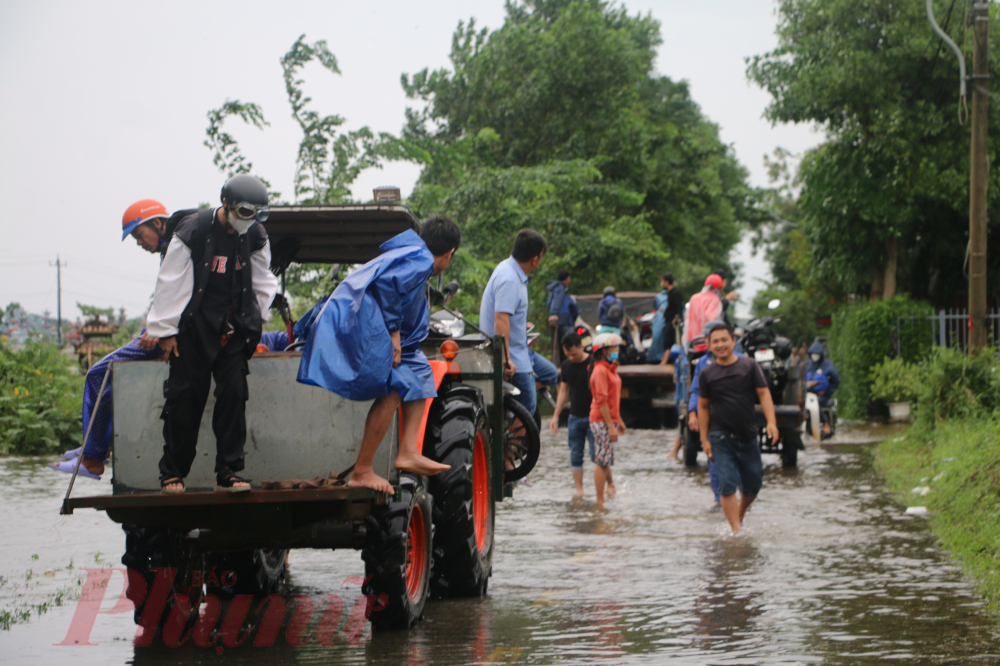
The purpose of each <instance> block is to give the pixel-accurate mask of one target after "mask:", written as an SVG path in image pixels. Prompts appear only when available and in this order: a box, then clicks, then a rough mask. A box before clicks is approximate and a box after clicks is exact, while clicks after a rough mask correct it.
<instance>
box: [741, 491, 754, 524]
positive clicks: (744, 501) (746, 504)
mask: <svg viewBox="0 0 1000 666" xmlns="http://www.w3.org/2000/svg"><path fill="white" fill-rule="evenodd" d="M755 499H757V496H756V495H754V496H753V497H747V496H746V495H740V525H742V524H743V519H744V518H746V516H747V509H749V508H750V505H751V504H753V501H754V500H755Z"/></svg>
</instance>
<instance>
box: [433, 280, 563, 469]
mask: <svg viewBox="0 0 1000 666" xmlns="http://www.w3.org/2000/svg"><path fill="white" fill-rule="evenodd" d="M459 291H460V288H459V284H458V282H455V281H452V282H449V283H448V284H446V285H444V286H443V287H442V288H441V289H440V290H438V289H435V288H433V287H428V301H429V303H430V305H431V307H437V308H440V309H439V310H437V311H436V312H434V313H432V314H431V316H430V330H429V331H428V336H427V337H428V339H429V340H443V339H447V338H460V337H463V336H464V335H465V327H466V324H467V323H468V325H469V327H471V328H472V329H474V330H475V332H476V333H479V334H482V331H480V330H479V327H477V326H475V325H474V324H472V323H469V322H466V320H465V318H464V317H463V316H462V315H461V314H459V313H458V312H455V311H453V310H450V309H449V308H448V307H447V305H448V303H450V302H451V300H452V299H453V298H454V297H455V296H456V295H457V294H458V292H459ZM528 332H529V335H528V346H529V347H530V346H531V345H533V344H534V342H535V340H537V339H538V334H537V333H531V328H529V329H528ZM519 394H520V390H519V389H518V388H517V387H516V386H514V385H513V384H511V383H510V382H507V381H505V382H503V405H504V422H503V428H502V432H503V433H504V435H503V441H504V482H505V483H513V482H515V481H520V480H521V479H523V478H524V477H526V476H527V475H528V473H529V472H530V471H531V470H532V469H533V468H534V467H535V463H536V462H538V454H539V452H540V451H541V438H540V435H539V421H538V418H537V409H536V414H530V413H529V412H528V410H527V409H526V408H525V407H524V406H523V405H521V403H520V402H518V401H517V400H516V399H515V396H517V395H519ZM539 398H542V399H544V400H546V401H547V402H549V403H550V404H552V405H553V406H555V401H554V400H553V399H552V396H551V394H550V393H549V391H548V387H544V389H543V390H540V391H539Z"/></svg>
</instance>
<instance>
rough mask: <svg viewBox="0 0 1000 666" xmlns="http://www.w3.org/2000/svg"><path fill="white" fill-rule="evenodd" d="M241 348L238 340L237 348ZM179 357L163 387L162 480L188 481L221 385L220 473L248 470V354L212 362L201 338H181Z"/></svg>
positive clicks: (217, 416) (227, 354) (216, 418)
mask: <svg viewBox="0 0 1000 666" xmlns="http://www.w3.org/2000/svg"><path fill="white" fill-rule="evenodd" d="M230 344H236V343H235V336H234V342H232V343H230ZM177 351H178V352H179V354H180V355H179V356H174V357H172V358H171V359H170V376H169V377H168V378H167V381H166V382H165V383H164V385H163V397H164V398H166V402H165V403H164V405H163V413H162V414H161V415H160V418H161V419H163V442H164V443H163V457H162V458H160V478H161V479H167V478H174V477H179V478H182V479H183V478H184V477H186V476H187V475H188V473H189V472H190V471H191V463H192V462H194V456H195V450H196V448H197V446H198V430H199V428H200V427H201V417H202V414H203V413H204V411H205V403H206V402H207V401H208V391H209V389H210V388H211V380H212V379H213V378H214V379H215V410H214V412H213V413H212V430H213V431H214V432H215V441H216V448H215V451H216V454H215V471H216V472H218V471H220V470H221V469H223V468H225V467H228V468H229V469H231V470H232V471H234V472H238V471H240V470H241V469H243V445H244V444H245V443H246V439H247V420H246V404H247V398H248V397H249V395H250V394H249V391H248V389H247V374H248V372H249V369H248V367H247V360H246V357H245V356H244V355H243V350H242V349H235V348H234V349H232V350H230V349H228V348H223V349H222V350H221V351H219V352H218V354H216V355H215V358H214V359H210V357H209V355H208V354H206V353H205V350H204V349H203V348H202V345H201V344H200V343H199V341H198V337H197V335H195V334H193V333H192V334H182V335H178V336H177Z"/></svg>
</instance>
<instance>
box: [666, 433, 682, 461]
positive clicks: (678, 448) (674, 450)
mask: <svg viewBox="0 0 1000 666" xmlns="http://www.w3.org/2000/svg"><path fill="white" fill-rule="evenodd" d="M683 444H684V438H683V437H681V436H680V435H677V439H675V440H674V448H672V449H671V450H670V455H669V456H668V457H669V458H673V459H674V460H680V458H679V457H678V454H679V453H680V451H681V446H682V445H683Z"/></svg>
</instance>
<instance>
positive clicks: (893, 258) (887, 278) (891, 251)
mask: <svg viewBox="0 0 1000 666" xmlns="http://www.w3.org/2000/svg"><path fill="white" fill-rule="evenodd" d="M896 246H897V239H896V237H895V236H894V235H892V234H890V235H889V237H888V238H887V239H886V240H885V254H886V261H885V275H884V276H883V278H882V298H892V297H893V296H895V295H896V265H897V264H898V253H897V251H896V249H897V247H896Z"/></svg>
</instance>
